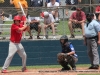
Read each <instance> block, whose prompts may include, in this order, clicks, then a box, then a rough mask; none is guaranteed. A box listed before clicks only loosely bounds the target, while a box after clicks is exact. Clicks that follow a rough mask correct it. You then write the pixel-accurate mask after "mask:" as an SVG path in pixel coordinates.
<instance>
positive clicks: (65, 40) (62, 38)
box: [60, 35, 68, 45]
mask: <svg viewBox="0 0 100 75" xmlns="http://www.w3.org/2000/svg"><path fill="white" fill-rule="evenodd" d="M61 40H64V41H61ZM66 42H68V37H67V36H66V35H63V36H61V38H60V43H61V44H62V45H64V44H65V43H66Z"/></svg>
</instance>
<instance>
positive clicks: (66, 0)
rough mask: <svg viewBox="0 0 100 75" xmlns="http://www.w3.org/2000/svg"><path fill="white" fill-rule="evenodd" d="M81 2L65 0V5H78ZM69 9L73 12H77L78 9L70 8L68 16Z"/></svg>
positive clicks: (79, 0) (78, 0)
mask: <svg viewBox="0 0 100 75" xmlns="http://www.w3.org/2000/svg"><path fill="white" fill-rule="evenodd" d="M80 2H81V0H65V3H66V6H67V5H78V3H80ZM68 9H71V10H73V11H75V10H76V7H72V6H71V7H68V8H67V10H66V15H68Z"/></svg>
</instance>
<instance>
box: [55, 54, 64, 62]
mask: <svg viewBox="0 0 100 75" xmlns="http://www.w3.org/2000/svg"><path fill="white" fill-rule="evenodd" d="M57 60H58V61H64V60H65V55H64V53H58V54H57Z"/></svg>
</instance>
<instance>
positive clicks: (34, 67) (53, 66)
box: [0, 64, 90, 70]
mask: <svg viewBox="0 0 100 75" xmlns="http://www.w3.org/2000/svg"><path fill="white" fill-rule="evenodd" d="M76 66H77V67H83V68H84V67H89V66H90V65H89V64H78V65H76ZM1 68H2V67H0V69H1ZM21 68H22V66H9V70H13V69H14V70H17V69H21ZM27 68H28V69H42V68H62V67H61V66H60V65H33V66H27Z"/></svg>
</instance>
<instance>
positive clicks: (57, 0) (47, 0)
mask: <svg viewBox="0 0 100 75" xmlns="http://www.w3.org/2000/svg"><path fill="white" fill-rule="evenodd" d="M49 2H50V0H46V2H45V6H46V7H47V3H49ZM56 2H58V3H59V5H61V2H60V0H56Z"/></svg>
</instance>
